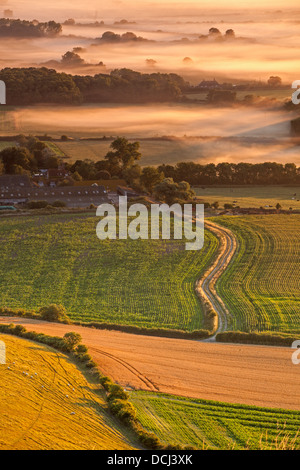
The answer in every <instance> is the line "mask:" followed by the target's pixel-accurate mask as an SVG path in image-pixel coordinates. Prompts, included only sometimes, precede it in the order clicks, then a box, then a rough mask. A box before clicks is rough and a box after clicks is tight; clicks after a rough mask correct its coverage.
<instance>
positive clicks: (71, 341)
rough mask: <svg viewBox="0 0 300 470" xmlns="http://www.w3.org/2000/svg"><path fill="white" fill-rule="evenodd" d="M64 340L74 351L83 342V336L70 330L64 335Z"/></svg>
mask: <svg viewBox="0 0 300 470" xmlns="http://www.w3.org/2000/svg"><path fill="white" fill-rule="evenodd" d="M64 340H65V342H66V343H67V345H68V347H69V349H70V351H73V350H74V349H75V347H76V346H78V345H79V343H81V340H82V338H81V336H80V334H79V333H74V332H70V333H66V334H65V335H64Z"/></svg>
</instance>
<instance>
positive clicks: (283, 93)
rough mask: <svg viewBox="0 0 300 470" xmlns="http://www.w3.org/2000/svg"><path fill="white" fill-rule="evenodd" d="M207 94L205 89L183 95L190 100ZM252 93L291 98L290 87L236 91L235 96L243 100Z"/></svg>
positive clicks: (254, 94) (283, 99)
mask: <svg viewBox="0 0 300 470" xmlns="http://www.w3.org/2000/svg"><path fill="white" fill-rule="evenodd" d="M207 94H208V90H206V91H199V93H187V94H186V95H185V96H186V97H187V98H188V99H190V100H205V99H206V97H207ZM247 95H253V96H255V97H260V98H270V99H272V98H273V99H276V100H280V101H285V100H289V99H290V98H291V90H290V88H280V89H272V88H266V89H257V90H255V91H250V90H246V91H237V92H236V98H237V100H238V101H240V100H243V99H244V98H245V96H247Z"/></svg>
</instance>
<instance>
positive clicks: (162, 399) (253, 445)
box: [130, 391, 300, 450]
mask: <svg viewBox="0 0 300 470" xmlns="http://www.w3.org/2000/svg"><path fill="white" fill-rule="evenodd" d="M130 400H131V402H132V403H133V404H134V406H135V408H136V409H137V416H138V419H139V420H140V422H141V423H142V424H143V426H144V427H145V428H146V429H147V430H149V431H153V432H155V433H156V434H157V435H158V436H159V438H160V439H161V440H163V441H164V442H166V443H168V444H171V443H174V442H179V443H181V444H182V445H193V446H195V447H197V448H200V449H202V448H204V449H222V450H230V449H235V450H240V449H250V450H256V449H261V450H269V449H277V450H279V449H281V450H284V449H285V448H289V449H292V448H295V449H299V447H300V437H299V426H300V412H299V411H288V410H282V409H271V408H259V407H254V406H245V405H239V404H236V405H230V404H227V403H221V402H214V401H207V400H197V399H189V398H183V397H178V396H172V395H164V394H157V393H151V392H142V391H134V392H131V393H130Z"/></svg>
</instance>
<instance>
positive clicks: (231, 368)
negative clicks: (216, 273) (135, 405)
mask: <svg viewBox="0 0 300 470" xmlns="http://www.w3.org/2000/svg"><path fill="white" fill-rule="evenodd" d="M0 321H1V322H2V323H15V324H23V325H24V326H25V327H26V329H27V330H31V331H36V332H43V333H46V334H49V335H53V336H63V335H64V334H65V333H66V332H69V331H76V332H78V333H80V335H81V336H82V341H83V343H84V344H86V345H87V346H88V348H89V351H90V354H91V355H92V357H93V359H94V360H95V361H96V362H97V364H98V365H99V368H100V369H101V371H102V372H103V373H104V374H106V375H109V376H110V377H111V378H112V379H114V380H115V381H116V382H118V383H120V384H121V385H122V386H124V387H127V388H133V389H142V390H151V391H160V392H164V393H170V394H174V395H175V394H176V395H181V396H188V397H195V398H202V399H209V400H217V401H223V402H228V403H242V404H248V405H256V406H262V407H271V408H272V407H276V408H285V409H294V410H300V365H299V366H296V365H293V364H292V361H291V352H292V350H291V349H289V348H283V347H271V346H254V345H240V344H234V345H233V344H220V343H208V342H198V341H190V340H177V339H169V338H158V337H148V336H138V335H132V334H127V333H121V332H115V331H102V330H96V329H90V328H85V327H79V326H74V325H64V324H57V323H48V322H42V321H37V320H31V319H24V318H20V319H17V318H16V317H1V318H0Z"/></svg>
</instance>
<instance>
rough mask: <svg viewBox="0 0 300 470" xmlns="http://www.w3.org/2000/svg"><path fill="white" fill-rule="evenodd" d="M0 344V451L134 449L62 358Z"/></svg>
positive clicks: (29, 346) (99, 396) (43, 349)
mask: <svg viewBox="0 0 300 470" xmlns="http://www.w3.org/2000/svg"><path fill="white" fill-rule="evenodd" d="M0 339H1V340H2V341H4V342H5V344H6V351H7V359H6V362H7V364H6V365H0V382H1V391H0V408H1V420H0V449H1V450H93V449H95V450H104V449H108V450H115V449H120V450H129V449H134V448H136V445H135V444H134V443H132V442H131V441H130V438H129V437H128V436H127V435H124V434H123V432H124V431H123V430H122V428H120V426H119V425H118V424H117V422H116V421H115V419H114V418H112V416H111V415H110V414H109V413H108V411H107V405H106V401H105V398H104V395H103V393H104V392H100V391H99V390H97V387H96V385H95V384H93V383H92V382H90V381H88V380H87V379H86V378H85V377H84V375H83V374H82V373H81V372H80V370H79V369H78V368H77V367H76V366H75V364H74V363H73V362H72V361H71V360H70V359H69V358H68V356H66V355H64V354H61V353H58V352H56V351H54V350H53V349H52V348H49V347H47V346H44V345H43V346H42V345H40V344H37V343H34V342H32V341H28V340H24V339H19V338H15V337H12V336H8V335H0ZM8 367H9V368H8ZM26 374H28V375H26Z"/></svg>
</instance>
